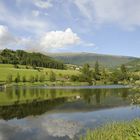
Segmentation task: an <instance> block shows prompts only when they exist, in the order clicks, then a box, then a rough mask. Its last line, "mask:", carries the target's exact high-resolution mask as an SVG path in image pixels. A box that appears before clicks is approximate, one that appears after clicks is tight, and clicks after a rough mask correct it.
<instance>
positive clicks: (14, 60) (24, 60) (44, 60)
mask: <svg viewBox="0 0 140 140" xmlns="http://www.w3.org/2000/svg"><path fill="white" fill-rule="evenodd" d="M0 63H2V64H20V65H30V66H34V67H46V68H55V69H64V64H63V63H62V62H60V61H57V60H55V59H54V58H52V57H50V56H46V55H44V54H41V53H34V52H33V53H29V52H25V51H23V50H17V51H13V50H9V49H4V50H3V51H1V52H0Z"/></svg>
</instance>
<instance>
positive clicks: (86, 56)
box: [47, 53, 136, 67]
mask: <svg viewBox="0 0 140 140" xmlns="http://www.w3.org/2000/svg"><path fill="white" fill-rule="evenodd" d="M47 55H49V56H51V57H53V58H55V59H57V60H60V61H62V62H64V63H65V64H74V65H83V64H85V63H88V64H90V65H91V66H94V64H95V62H96V61H98V62H99V63H100V64H101V65H103V66H105V67H115V66H120V65H121V64H126V63H129V62H131V61H134V60H135V59H136V58H135V57H129V56H128V57H127V56H114V55H103V54H95V53H50V54H47Z"/></svg>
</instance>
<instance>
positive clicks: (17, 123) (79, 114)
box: [0, 85, 140, 140]
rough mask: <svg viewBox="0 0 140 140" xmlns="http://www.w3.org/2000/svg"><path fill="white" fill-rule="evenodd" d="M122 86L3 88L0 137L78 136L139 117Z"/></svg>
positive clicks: (65, 139)
mask: <svg viewBox="0 0 140 140" xmlns="http://www.w3.org/2000/svg"><path fill="white" fill-rule="evenodd" d="M136 94H138V93H135V92H133V91H132V90H131V89H129V88H126V87H123V86H115V85H114V86H101V87H99V86H97V87H92V88H90V87H84V88H80V87H79V88H72V87H71V88H69V87H67V88H47V87H16V86H15V87H11V88H6V89H0V140H19V139H20V140H46V139H47V140H70V139H78V138H79V136H80V135H84V134H85V132H86V131H87V129H95V128H97V127H100V126H102V125H103V124H106V123H108V122H112V121H124V120H131V119H134V118H139V117H140V108H139V106H138V105H134V104H132V99H133V98H135V95H136Z"/></svg>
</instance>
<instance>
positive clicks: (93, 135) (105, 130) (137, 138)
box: [81, 119, 140, 140]
mask: <svg viewBox="0 0 140 140" xmlns="http://www.w3.org/2000/svg"><path fill="white" fill-rule="evenodd" d="M81 140H140V119H137V120H133V121H131V122H120V123H119V122H115V123H112V124H108V125H105V126H104V127H102V128H98V129H96V130H94V131H88V132H87V134H86V136H85V137H84V138H81Z"/></svg>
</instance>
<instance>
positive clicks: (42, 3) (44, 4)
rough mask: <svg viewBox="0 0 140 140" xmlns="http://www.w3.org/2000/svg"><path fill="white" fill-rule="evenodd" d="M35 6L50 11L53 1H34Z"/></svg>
mask: <svg viewBox="0 0 140 140" xmlns="http://www.w3.org/2000/svg"><path fill="white" fill-rule="evenodd" d="M34 4H35V5H36V6H37V7H39V8H43V9H48V8H50V7H52V6H53V5H52V3H51V0H34Z"/></svg>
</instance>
